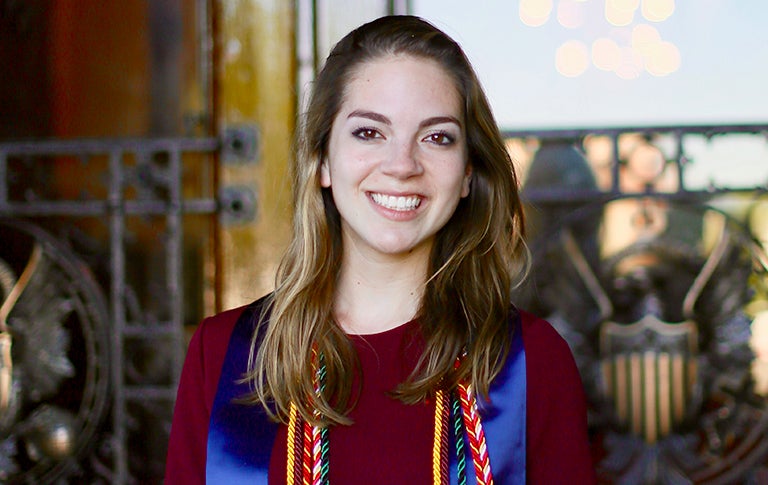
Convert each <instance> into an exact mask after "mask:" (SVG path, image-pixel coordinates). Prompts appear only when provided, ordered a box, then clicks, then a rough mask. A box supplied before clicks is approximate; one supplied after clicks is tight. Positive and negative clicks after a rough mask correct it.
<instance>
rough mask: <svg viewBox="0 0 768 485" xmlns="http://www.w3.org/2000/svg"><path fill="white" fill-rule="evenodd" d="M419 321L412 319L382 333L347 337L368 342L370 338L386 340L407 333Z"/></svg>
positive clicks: (351, 334)
mask: <svg viewBox="0 0 768 485" xmlns="http://www.w3.org/2000/svg"><path fill="white" fill-rule="evenodd" d="M416 323H417V319H416V318H412V319H410V320H408V321H407V322H403V323H401V324H399V325H397V326H394V327H392V328H388V329H387V330H382V331H381V332H374V333H347V336H349V337H350V338H355V339H363V340H367V339H370V338H384V337H387V336H390V335H395V334H398V333H402V332H405V331H406V330H408V329H410V328H411V327H413V326H414V325H416Z"/></svg>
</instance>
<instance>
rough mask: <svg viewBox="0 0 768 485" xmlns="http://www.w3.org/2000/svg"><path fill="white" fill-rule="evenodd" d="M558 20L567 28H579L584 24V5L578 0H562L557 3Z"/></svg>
mask: <svg viewBox="0 0 768 485" xmlns="http://www.w3.org/2000/svg"><path fill="white" fill-rule="evenodd" d="M557 21H558V22H560V25H562V26H563V27H565V28H566V29H578V28H579V27H581V26H582V25H584V6H583V5H581V4H579V3H578V2H577V0H560V3H558V4H557Z"/></svg>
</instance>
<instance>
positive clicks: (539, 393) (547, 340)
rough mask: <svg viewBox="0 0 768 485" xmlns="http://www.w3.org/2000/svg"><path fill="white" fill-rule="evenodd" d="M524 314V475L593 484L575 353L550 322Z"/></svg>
mask: <svg viewBox="0 0 768 485" xmlns="http://www.w3.org/2000/svg"><path fill="white" fill-rule="evenodd" d="M521 314H522V322H523V323H522V326H523V342H524V346H525V355H526V379H527V396H526V401H527V402H526V407H527V412H526V414H527V435H526V439H527V442H528V444H527V452H526V477H527V479H526V481H527V482H528V483H529V484H534V485H536V484H552V483H568V484H574V485H582V484H584V485H590V484H594V483H596V482H597V479H596V475H595V468H594V464H593V461H592V456H591V452H590V445H589V436H588V432H587V404H586V397H585V394H584V387H583V385H582V382H581V377H580V375H579V371H578V368H577V367H576V362H575V361H574V359H573V354H572V353H571V350H570V348H569V347H568V344H567V343H566V342H565V340H564V339H563V338H562V337H561V336H560V334H558V333H557V331H556V330H555V329H554V328H553V327H552V326H551V325H550V324H549V323H548V322H546V321H545V320H542V319H540V318H537V317H535V316H533V315H531V314H527V313H525V312H521Z"/></svg>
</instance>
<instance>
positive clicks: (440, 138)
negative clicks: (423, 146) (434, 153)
mask: <svg viewBox="0 0 768 485" xmlns="http://www.w3.org/2000/svg"><path fill="white" fill-rule="evenodd" d="M425 141H428V142H430V143H434V144H435V145H450V144H452V143H453V142H454V138H453V137H452V136H451V135H449V134H448V133H445V132H442V131H441V132H438V133H431V134H429V135H428V136H427V137H426V138H425Z"/></svg>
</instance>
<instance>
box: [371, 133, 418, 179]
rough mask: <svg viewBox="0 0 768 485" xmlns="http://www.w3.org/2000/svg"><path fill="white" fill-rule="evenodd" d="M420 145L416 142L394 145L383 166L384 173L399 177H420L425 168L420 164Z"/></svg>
mask: <svg viewBox="0 0 768 485" xmlns="http://www.w3.org/2000/svg"><path fill="white" fill-rule="evenodd" d="M419 158H420V157H419V150H418V145H417V144H416V143H414V142H406V143H398V144H394V145H393V147H392V150H391V151H390V153H389V154H388V156H387V159H386V160H384V161H383V162H382V164H381V170H382V172H383V173H385V174H387V175H390V176H393V177H397V178H408V177H413V176H414V175H419V174H421V173H422V171H423V167H422V165H421V163H420V162H419Z"/></svg>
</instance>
